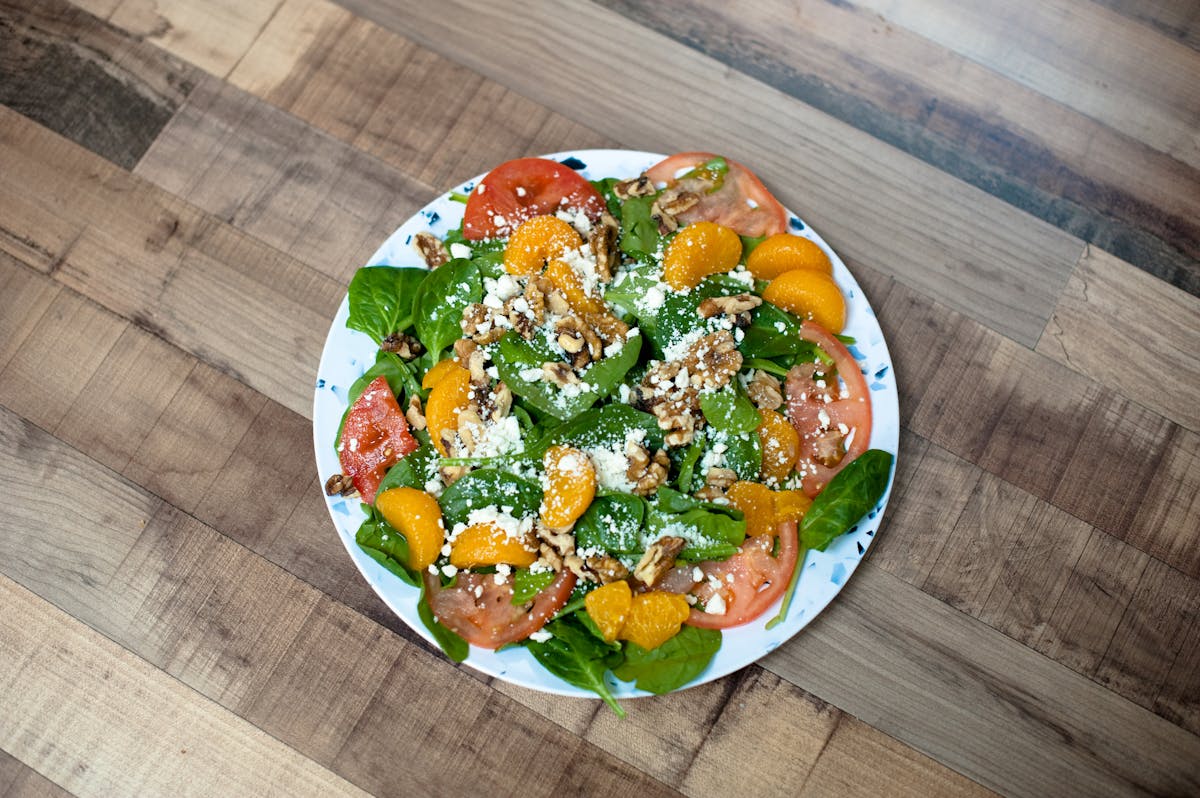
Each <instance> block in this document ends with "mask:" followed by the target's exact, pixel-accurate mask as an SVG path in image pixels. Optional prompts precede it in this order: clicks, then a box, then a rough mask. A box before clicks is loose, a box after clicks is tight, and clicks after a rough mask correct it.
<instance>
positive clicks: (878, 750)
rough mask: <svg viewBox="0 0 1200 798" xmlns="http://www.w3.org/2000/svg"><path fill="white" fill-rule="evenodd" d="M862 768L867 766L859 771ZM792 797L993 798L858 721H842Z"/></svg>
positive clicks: (951, 772) (935, 763)
mask: <svg viewBox="0 0 1200 798" xmlns="http://www.w3.org/2000/svg"><path fill="white" fill-rule="evenodd" d="M867 762H869V763H870V766H869V767H863V764H864V763H867ZM797 795H800V796H804V798H808V797H809V796H812V797H813V798H815V797H816V796H830V797H831V798H832V796H838V797H839V798H841V797H842V796H863V798H867V797H868V796H874V795H889V796H912V798H923V797H924V796H937V795H944V796H963V795H975V796H985V795H995V793H993V792H992V791H991V790H988V789H987V788H985V787H982V786H980V785H979V784H976V783H975V782H973V781H971V780H970V779H968V778H965V777H963V776H960V775H959V774H957V773H955V772H954V771H952V770H950V769H948V768H945V767H943V766H941V765H939V764H938V763H937V762H935V761H933V760H932V759H930V758H929V757H927V756H924V755H922V754H919V753H917V752H916V751H913V750H912V749H911V748H909V747H908V746H906V745H902V744H901V743H898V742H896V741H895V740H893V739H892V738H891V737H888V736H887V735H886V734H883V733H882V732H879V731H877V730H875V729H873V728H871V727H870V726H868V725H867V724H865V723H863V722H862V721H859V720H855V719H854V718H851V717H849V716H846V715H842V718H841V721H840V722H839V723H838V725H837V728H835V729H834V730H833V734H832V735H831V736H830V737H829V742H828V744H827V745H826V746H825V748H824V749H823V750H822V751H821V756H820V758H818V759H817V762H816V765H815V766H814V767H813V769H812V773H811V774H809V776H808V778H807V779H806V780H805V781H804V786H803V788H801V790H800V791H799V792H798V793H797Z"/></svg>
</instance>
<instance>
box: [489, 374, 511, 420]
mask: <svg viewBox="0 0 1200 798" xmlns="http://www.w3.org/2000/svg"><path fill="white" fill-rule="evenodd" d="M492 399H493V401H494V403H495V407H493V408H492V412H491V419H492V421H499V420H500V419H502V418H504V417H505V416H507V415H508V414H509V412H510V411H511V410H512V403H513V395H512V390H511V389H510V388H509V387H508V386H507V385H505V384H504V383H503V382H497V383H496V389H495V391H494V392H493V394H492Z"/></svg>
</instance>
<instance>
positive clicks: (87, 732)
mask: <svg viewBox="0 0 1200 798" xmlns="http://www.w3.org/2000/svg"><path fill="white" fill-rule="evenodd" d="M0 597H2V598H3V602H4V606H5V607H6V608H7V611H6V612H5V613H4V614H3V617H0V639H2V640H3V645H2V646H0V676H2V677H3V678H0V691H2V692H0V697H2V698H3V702H4V705H5V707H6V712H5V715H6V718H5V724H4V725H3V726H2V727H0V735H2V736H0V745H3V746H4V748H5V750H7V751H9V752H11V753H12V754H14V755H15V756H17V757H18V758H19V759H21V761H23V762H26V763H29V764H30V765H31V766H33V767H35V768H36V769H37V770H39V771H40V772H42V773H43V774H46V775H48V777H49V778H50V779H51V780H53V781H54V782H56V783H57V784H58V785H59V786H60V787H63V788H64V789H66V790H69V791H70V792H71V793H73V794H75V795H78V796H81V798H83V797H84V796H93V795H96V796H99V795H112V794H116V793H122V794H134V793H137V794H168V793H169V794H173V795H202V794H208V792H209V791H210V790H216V791H219V792H228V793H231V794H249V793H265V792H267V791H269V790H282V791H284V792H286V793H288V794H290V795H362V794H363V793H362V792H361V791H359V790H356V789H354V788H353V787H352V786H351V785H350V784H348V783H346V782H345V781H344V780H343V779H340V778H338V777H337V776H335V775H333V774H332V773H330V772H329V771H328V770H326V769H324V768H322V767H320V766H319V765H316V764H314V763H313V762H312V761H310V760H308V759H306V758H305V757H303V756H301V755H300V754H298V753H297V752H296V751H294V750H292V749H290V748H288V747H286V746H284V745H282V744H281V743H279V741H277V740H274V739H272V738H271V737H270V736H268V735H267V734H266V733H264V732H263V731H261V730H259V729H257V728H255V727H254V726H252V725H251V724H249V723H247V722H246V721H244V720H241V719H239V718H237V717H235V716H233V715H232V713H230V712H228V711H225V710H222V709H221V708H220V707H218V706H216V705H215V704H213V703H212V702H211V701H208V700H206V699H205V698H204V697H202V696H200V695H197V694H196V693H195V692H193V691H192V690H190V689H188V688H187V687H185V686H183V685H181V684H180V683H179V682H177V681H175V680H173V679H171V678H170V677H169V676H167V675H166V674H164V673H163V672H162V671H160V670H158V669H156V668H154V667H153V666H151V665H150V664H149V663H147V662H145V661H143V660H140V659H138V658H137V657H135V656H134V655H132V654H130V653H129V652H128V651H125V650H123V649H122V648H120V647H119V646H117V645H116V644H115V643H113V642H112V641H110V640H107V639H105V638H104V637H103V636H102V635H100V634H98V633H96V632H94V631H92V630H91V629H88V628H87V627H85V626H84V625H83V624H81V623H79V622H78V621H76V620H74V619H73V618H71V617H70V616H69V615H68V614H66V613H64V612H62V611H61V610H57V609H55V608H54V607H52V606H50V605H48V604H47V603H46V602H44V601H42V600H40V599H39V598H38V597H37V596H36V595H34V594H32V593H30V592H29V591H27V590H25V589H23V588H21V587H20V586H19V585H17V584H15V583H14V582H13V581H12V580H11V579H9V578H7V577H3V576H0Z"/></svg>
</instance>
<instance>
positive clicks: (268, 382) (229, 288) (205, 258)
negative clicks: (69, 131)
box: [0, 108, 345, 413]
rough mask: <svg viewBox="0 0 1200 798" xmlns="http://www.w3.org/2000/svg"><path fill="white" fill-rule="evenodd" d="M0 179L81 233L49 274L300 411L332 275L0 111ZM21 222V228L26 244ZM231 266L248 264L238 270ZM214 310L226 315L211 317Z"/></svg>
mask: <svg viewBox="0 0 1200 798" xmlns="http://www.w3.org/2000/svg"><path fill="white" fill-rule="evenodd" d="M0 120H2V121H3V122H4V124H3V125H0V131H2V132H0V154H3V156H4V157H5V158H6V160H7V159H11V160H8V162H9V163H12V164H13V168H12V169H9V170H5V173H4V174H3V175H0V182H5V181H11V184H12V185H23V186H25V187H26V188H25V189H24V190H25V191H29V192H34V193H36V194H37V196H38V199H39V201H40V202H41V203H42V207H43V208H44V209H45V211H46V212H47V213H49V214H51V216H52V217H57V218H61V219H64V220H65V222H66V223H67V224H69V225H71V226H73V227H75V228H76V229H78V230H81V231H82V232H81V233H79V234H78V235H77V236H76V238H75V239H74V241H75V244H74V246H73V247H72V248H70V249H69V250H65V251H63V252H58V253H55V259H56V262H57V263H58V264H59V267H58V268H57V270H56V272H55V276H56V278H57V279H58V280H60V281H61V282H63V283H64V284H66V285H69V286H71V287H72V288H75V289H77V290H78V291H80V293H83V294H86V295H87V296H88V297H90V298H91V299H92V300H94V301H96V302H98V303H100V304H101V305H103V306H105V307H107V308H108V309H109V310H111V311H113V312H114V313H116V314H118V315H120V316H123V317H125V318H127V319H129V320H131V321H133V322H134V323H136V324H137V325H138V326H141V327H143V328H146V329H148V330H151V331H153V332H154V333H155V334H156V335H158V336H159V337H161V338H163V339H164V340H166V341H168V342H171V343H174V344H176V345H177V346H178V347H179V348H181V349H183V350H184V351H187V352H190V353H192V354H195V355H197V356H198V357H200V358H201V359H202V360H205V361H206V362H207V363H209V364H211V365H213V366H214V367H216V368H218V369H220V370H221V371H223V372H225V373H228V374H232V375H236V377H237V378H238V379H239V380H241V381H243V382H245V383H246V384H248V385H250V387H253V388H255V389H258V390H261V391H263V392H264V393H265V394H267V395H269V396H271V397H272V398H274V399H276V400H278V401H280V402H281V403H282V404H284V405H285V406H287V407H289V408H291V409H292V410H295V411H296V412H300V413H308V412H311V411H310V409H309V408H310V406H311V404H312V384H313V383H312V381H313V379H314V374H315V366H316V363H317V361H318V359H319V356H320V351H321V347H322V344H323V341H324V331H325V330H326V329H327V326H328V324H329V319H330V318H332V316H333V314H334V311H335V310H336V308H337V304H338V302H339V301H340V300H341V298H342V296H344V291H345V288H344V286H343V284H342V283H340V282H338V281H334V280H331V279H330V278H328V277H326V276H324V275H321V274H320V273H318V272H316V271H315V270H313V269H310V268H308V267H307V266H305V265H304V264H302V263H300V262H298V261H296V260H294V259H292V258H289V257H287V256H286V255H284V254H283V253H281V252H279V251H278V250H276V249H274V248H271V247H268V246H266V245H264V244H262V243H261V242H258V241H257V240H255V239H254V238H252V237H250V236H248V235H246V234H245V233H241V232H239V231H237V230H235V229H234V228H232V227H231V226H229V225H227V224H222V223H220V222H218V221H217V220H215V219H213V218H212V217H211V216H208V215H205V214H203V213H202V212H200V211H198V210H197V209H196V208H194V207H192V206H190V205H187V204H184V203H182V202H180V201H179V200H177V199H174V198H172V197H171V196H170V195H169V194H167V193H166V192H163V191H162V190H161V189H157V188H156V187H154V186H152V185H150V184H149V183H147V182H145V181H144V180H141V179H139V178H136V177H132V176H130V175H128V174H127V173H125V172H122V171H120V170H118V169H117V168H116V167H113V166H112V165H111V164H108V163H107V162H106V161H103V160H101V159H100V158H99V157H98V156H95V155H93V154H92V153H89V152H87V151H85V150H83V149H82V148H79V147H78V146H77V145H74V144H72V143H70V142H67V141H65V140H63V139H61V138H58V137H57V136H54V135H53V134H49V133H47V131H45V130H44V129H42V128H40V127H38V126H37V125H35V124H33V123H32V122H29V121H28V120H26V119H24V117H21V116H19V115H17V114H14V113H13V112H11V111H7V110H6V109H3V108H0ZM39 230H40V228H39V226H38V225H37V224H36V222H34V221H33V220H31V222H30V227H29V228H28V229H27V230H25V231H24V234H25V235H27V237H30V238H32V239H34V240H37V236H38V235H39V234H40V233H39ZM239 264H250V266H249V267H247V268H243V267H242V266H240V265H239ZM219 318H224V319H226V320H227V321H228V322H229V323H225V324H223V323H214V320H215V319H219Z"/></svg>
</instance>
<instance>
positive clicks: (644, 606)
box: [620, 590, 691, 650]
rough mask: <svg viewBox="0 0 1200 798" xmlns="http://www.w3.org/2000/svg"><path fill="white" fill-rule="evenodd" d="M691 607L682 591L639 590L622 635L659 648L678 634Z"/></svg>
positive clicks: (633, 640)
mask: <svg viewBox="0 0 1200 798" xmlns="http://www.w3.org/2000/svg"><path fill="white" fill-rule="evenodd" d="M690 610H691V607H690V606H689V605H688V603H687V599H686V598H684V597H683V596H682V595H681V594H679V593H668V592H666V591H665V590H651V591H650V592H648V593H639V594H637V595H636V596H634V597H633V600H632V601H631V602H630V604H629V618H628V619H627V620H626V621H625V628H623V629H622V630H621V632H620V637H621V639H622V640H628V641H630V642H631V643H637V644H638V645H639V646H641V647H642V648H644V649H647V650H649V649H652V648H658V647H659V646H661V645H662V644H663V643H665V642H667V641H668V640H670V639H671V638H672V637H674V636H675V635H677V634H679V628H680V627H681V626H682V625H683V622H684V621H686V620H687V617H688V613H689V611H690Z"/></svg>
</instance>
